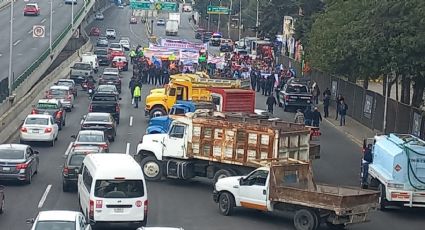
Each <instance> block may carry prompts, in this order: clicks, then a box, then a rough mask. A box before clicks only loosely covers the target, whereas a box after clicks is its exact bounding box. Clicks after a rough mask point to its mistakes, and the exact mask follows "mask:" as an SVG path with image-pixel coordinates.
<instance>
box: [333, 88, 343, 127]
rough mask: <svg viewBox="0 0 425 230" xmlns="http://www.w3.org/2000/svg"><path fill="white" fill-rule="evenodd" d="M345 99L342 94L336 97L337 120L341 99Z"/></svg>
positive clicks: (336, 118)
mask: <svg viewBox="0 0 425 230" xmlns="http://www.w3.org/2000/svg"><path fill="white" fill-rule="evenodd" d="M343 100H344V97H343V96H342V95H341V94H338V96H337V97H336V116H335V121H337V120H338V115H339V106H340V105H341V101H343Z"/></svg>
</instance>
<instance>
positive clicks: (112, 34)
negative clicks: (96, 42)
mask: <svg viewBox="0 0 425 230" xmlns="http://www.w3.org/2000/svg"><path fill="white" fill-rule="evenodd" d="M106 37H107V38H108V39H115V38H116V37H117V33H116V32H115V30H114V29H106Z"/></svg>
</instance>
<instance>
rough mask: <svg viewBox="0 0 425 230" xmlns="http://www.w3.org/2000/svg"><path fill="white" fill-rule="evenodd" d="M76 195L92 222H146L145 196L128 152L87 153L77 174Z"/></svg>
mask: <svg viewBox="0 0 425 230" xmlns="http://www.w3.org/2000/svg"><path fill="white" fill-rule="evenodd" d="M78 199H79V204H80V207H81V210H82V212H83V213H84V215H85V216H86V218H87V220H89V221H90V223H91V224H92V225H99V224H100V225H102V224H128V225H131V227H134V228H137V227H140V226H146V221H147V211H148V196H147V191H146V183H145V178H144V177H143V172H142V169H141V168H140V165H139V164H138V163H137V162H136V161H135V160H134V159H133V157H131V156H130V155H128V154H122V153H110V154H89V155H87V157H86V158H85V159H84V161H83V164H82V166H81V169H80V170H79V175H78Z"/></svg>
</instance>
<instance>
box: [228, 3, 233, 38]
mask: <svg viewBox="0 0 425 230" xmlns="http://www.w3.org/2000/svg"><path fill="white" fill-rule="evenodd" d="M232 10H233V0H230V12H229V21H228V22H227V37H228V38H230V21H231V18H232Z"/></svg>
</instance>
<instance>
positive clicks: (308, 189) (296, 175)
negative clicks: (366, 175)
mask: <svg viewBox="0 0 425 230" xmlns="http://www.w3.org/2000/svg"><path fill="white" fill-rule="evenodd" d="M213 198H214V201H215V202H216V203H218V207H219V210H220V212H221V213H222V214H223V215H226V216H228V215H231V214H232V212H233V209H234V207H245V208H250V209H256V210H261V211H269V212H272V211H292V212H295V215H294V217H293V221H294V226H295V229H297V230H316V229H318V228H319V226H320V224H321V223H323V222H324V223H326V224H328V225H330V226H332V227H344V226H346V225H348V224H355V223H361V222H365V221H367V214H368V213H369V211H371V210H374V209H376V207H377V206H378V193H377V192H374V191H370V190H363V189H358V188H346V187H336V186H331V185H320V184H316V183H315V182H314V181H313V175H312V170H311V166H310V164H309V163H305V162H300V161H296V160H290V159H288V160H286V161H280V162H274V163H271V165H270V166H267V167H260V168H258V169H256V170H254V171H253V172H251V173H250V174H248V175H247V176H234V177H227V178H220V179H218V181H217V183H216V184H215V186H214V192H213Z"/></svg>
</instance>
